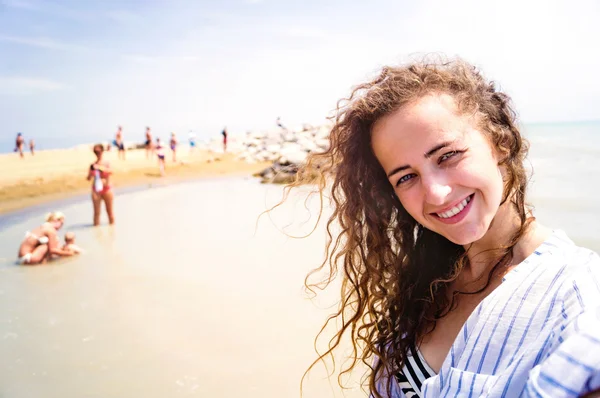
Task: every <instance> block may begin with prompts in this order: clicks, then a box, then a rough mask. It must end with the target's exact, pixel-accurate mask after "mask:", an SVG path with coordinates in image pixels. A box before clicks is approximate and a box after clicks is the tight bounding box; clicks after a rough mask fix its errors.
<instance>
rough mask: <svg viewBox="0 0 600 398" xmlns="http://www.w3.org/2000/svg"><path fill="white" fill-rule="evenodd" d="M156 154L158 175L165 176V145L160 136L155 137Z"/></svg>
mask: <svg viewBox="0 0 600 398" xmlns="http://www.w3.org/2000/svg"><path fill="white" fill-rule="evenodd" d="M156 156H158V168H159V170H160V175H161V176H163V177H164V176H165V147H164V146H163V144H162V143H161V142H160V138H158V137H156Z"/></svg>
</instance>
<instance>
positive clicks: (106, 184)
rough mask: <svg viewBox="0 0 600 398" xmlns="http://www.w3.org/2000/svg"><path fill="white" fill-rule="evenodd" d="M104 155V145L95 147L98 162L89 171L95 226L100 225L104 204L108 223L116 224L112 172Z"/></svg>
mask: <svg viewBox="0 0 600 398" xmlns="http://www.w3.org/2000/svg"><path fill="white" fill-rule="evenodd" d="M103 153H104V147H103V146H102V144H96V145H94V154H95V155H96V161H95V162H94V163H92V164H91V165H90V169H89V171H88V175H87V180H88V181H93V182H92V203H93V204H94V226H97V225H100V212H101V210H102V209H101V207H102V202H104V206H105V207H106V214H108V222H109V223H110V224H114V223H115V216H114V214H113V200H114V197H115V195H114V193H113V191H112V189H111V186H110V176H111V175H112V170H111V168H110V164H109V163H108V162H107V161H105V160H103V159H102V155H103Z"/></svg>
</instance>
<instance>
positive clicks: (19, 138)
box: [14, 133, 35, 158]
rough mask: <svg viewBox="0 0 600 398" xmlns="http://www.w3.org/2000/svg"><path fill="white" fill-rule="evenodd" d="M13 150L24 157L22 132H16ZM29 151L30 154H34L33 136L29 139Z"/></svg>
mask: <svg viewBox="0 0 600 398" xmlns="http://www.w3.org/2000/svg"><path fill="white" fill-rule="evenodd" d="M14 151H15V152H18V153H19V156H20V157H21V158H24V157H25V154H24V153H23V152H24V151H25V137H24V136H23V133H17V138H16V139H15V149H14ZM29 151H30V152H31V155H32V156H33V155H35V141H34V139H33V138H31V139H30V140H29Z"/></svg>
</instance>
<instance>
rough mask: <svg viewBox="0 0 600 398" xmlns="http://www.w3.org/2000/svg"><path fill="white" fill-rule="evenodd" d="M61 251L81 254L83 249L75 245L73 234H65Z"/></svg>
mask: <svg viewBox="0 0 600 398" xmlns="http://www.w3.org/2000/svg"><path fill="white" fill-rule="evenodd" d="M62 250H66V251H70V252H71V253H73V254H81V253H82V252H83V249H82V248H81V247H79V246H77V245H76V244H75V233H74V232H67V233H66V234H65V245H64V246H63V248H62Z"/></svg>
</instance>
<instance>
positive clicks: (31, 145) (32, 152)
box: [29, 138, 35, 156]
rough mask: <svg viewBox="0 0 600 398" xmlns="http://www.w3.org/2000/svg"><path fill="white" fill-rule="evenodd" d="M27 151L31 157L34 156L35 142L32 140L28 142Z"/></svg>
mask: <svg viewBox="0 0 600 398" xmlns="http://www.w3.org/2000/svg"><path fill="white" fill-rule="evenodd" d="M29 150H30V151H31V156H33V155H35V141H34V140H33V138H32V139H30V140H29Z"/></svg>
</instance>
